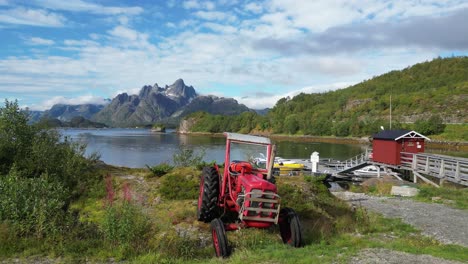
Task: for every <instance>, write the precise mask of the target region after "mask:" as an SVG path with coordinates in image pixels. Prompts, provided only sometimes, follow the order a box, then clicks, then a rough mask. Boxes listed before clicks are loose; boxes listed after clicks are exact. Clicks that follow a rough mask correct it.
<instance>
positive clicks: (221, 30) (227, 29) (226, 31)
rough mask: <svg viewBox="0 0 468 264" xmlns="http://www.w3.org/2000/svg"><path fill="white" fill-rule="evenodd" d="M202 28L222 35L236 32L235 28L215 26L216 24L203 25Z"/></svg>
mask: <svg viewBox="0 0 468 264" xmlns="http://www.w3.org/2000/svg"><path fill="white" fill-rule="evenodd" d="M202 26H203V27H206V28H209V29H211V30H213V31H215V32H219V33H223V34H233V33H236V32H237V28H236V27H233V26H227V25H222V24H217V23H211V22H207V23H203V24H202Z"/></svg>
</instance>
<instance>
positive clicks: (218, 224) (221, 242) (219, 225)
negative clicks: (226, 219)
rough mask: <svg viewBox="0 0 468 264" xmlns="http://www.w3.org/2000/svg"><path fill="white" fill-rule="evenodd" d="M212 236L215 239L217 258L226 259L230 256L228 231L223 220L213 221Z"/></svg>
mask: <svg viewBox="0 0 468 264" xmlns="http://www.w3.org/2000/svg"><path fill="white" fill-rule="evenodd" d="M211 236H212V237H213V246H214V249H215V252H216V257H218V258H221V257H222V258H225V257H227V256H228V255H229V250H228V243H227V237H226V231H225V229H224V224H223V221H221V219H219V218H216V219H214V220H213V221H211Z"/></svg>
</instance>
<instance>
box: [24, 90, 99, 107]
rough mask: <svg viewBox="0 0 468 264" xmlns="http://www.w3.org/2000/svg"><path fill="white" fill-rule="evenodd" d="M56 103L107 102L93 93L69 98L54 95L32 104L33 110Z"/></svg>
mask: <svg viewBox="0 0 468 264" xmlns="http://www.w3.org/2000/svg"><path fill="white" fill-rule="evenodd" d="M56 104H67V105H80V104H107V101H105V100H104V98H102V97H99V96H93V95H91V94H88V95H83V96H79V97H75V98H67V97H64V96H54V97H52V98H50V99H47V100H45V101H44V102H42V103H40V104H39V105H34V106H31V107H30V108H31V109H32V110H42V111H43V110H48V109H50V108H52V106H54V105H56Z"/></svg>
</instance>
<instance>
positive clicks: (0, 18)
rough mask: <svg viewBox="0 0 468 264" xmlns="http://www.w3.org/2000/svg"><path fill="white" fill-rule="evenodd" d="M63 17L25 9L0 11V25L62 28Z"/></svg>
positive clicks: (43, 11)
mask: <svg viewBox="0 0 468 264" xmlns="http://www.w3.org/2000/svg"><path fill="white" fill-rule="evenodd" d="M65 21H66V19H65V17H63V16H61V15H59V14H55V13H52V12H48V11H46V10H40V9H26V8H22V7H18V8H14V9H9V10H0V23H6V24H15V25H29V26H43V27H62V26H63V25H64V23H65Z"/></svg>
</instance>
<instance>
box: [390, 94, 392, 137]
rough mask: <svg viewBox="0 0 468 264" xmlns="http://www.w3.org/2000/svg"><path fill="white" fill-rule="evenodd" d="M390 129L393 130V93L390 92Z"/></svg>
mask: <svg viewBox="0 0 468 264" xmlns="http://www.w3.org/2000/svg"><path fill="white" fill-rule="evenodd" d="M390 130H392V94H390Z"/></svg>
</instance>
